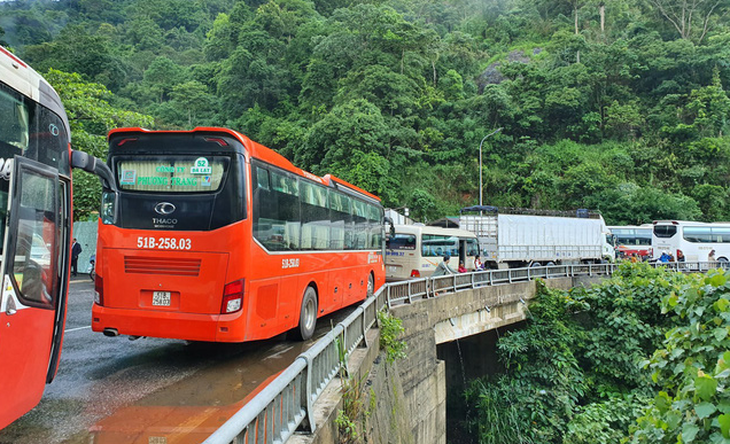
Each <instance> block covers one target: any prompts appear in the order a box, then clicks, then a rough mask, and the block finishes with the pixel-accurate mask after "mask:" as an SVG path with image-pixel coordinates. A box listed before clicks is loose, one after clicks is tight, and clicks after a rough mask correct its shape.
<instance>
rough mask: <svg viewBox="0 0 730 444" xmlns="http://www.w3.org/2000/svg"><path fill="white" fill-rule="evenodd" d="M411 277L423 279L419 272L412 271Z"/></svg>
mask: <svg viewBox="0 0 730 444" xmlns="http://www.w3.org/2000/svg"><path fill="white" fill-rule="evenodd" d="M411 277H412V278H419V277H421V272H419V271H418V270H411Z"/></svg>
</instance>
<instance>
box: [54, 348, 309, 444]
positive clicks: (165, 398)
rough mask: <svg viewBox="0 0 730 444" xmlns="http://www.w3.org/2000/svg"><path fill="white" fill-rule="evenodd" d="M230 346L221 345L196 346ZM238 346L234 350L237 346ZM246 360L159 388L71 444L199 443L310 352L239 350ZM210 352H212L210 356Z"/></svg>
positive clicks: (107, 418)
mask: <svg viewBox="0 0 730 444" xmlns="http://www.w3.org/2000/svg"><path fill="white" fill-rule="evenodd" d="M188 347H189V348H190V352H192V353H197V351H196V350H195V349H196V348H198V347H212V348H222V349H224V348H227V347H232V346H230V345H222V344H191V345H188ZM233 347H235V346H233ZM239 347H241V349H245V350H244V352H243V353H242V355H243V356H241V357H240V358H236V359H231V360H229V361H227V362H223V363H220V364H216V365H214V366H212V367H209V368H206V369H204V370H201V371H199V372H198V373H196V374H195V376H194V377H191V378H186V379H184V380H181V381H178V382H176V383H174V384H172V385H170V386H168V387H166V388H164V389H162V390H159V391H157V392H155V393H153V394H151V395H149V396H147V397H145V398H143V399H141V400H139V401H138V402H135V403H134V404H133V405H130V406H127V407H122V408H121V409H119V410H118V411H116V412H115V413H114V414H112V415H110V416H108V417H106V418H104V419H102V420H100V421H98V422H97V423H96V424H94V425H93V426H91V427H90V428H89V434H88V435H87V436H84V437H82V436H79V435H77V436H75V437H74V438H73V439H72V440H68V441H65V442H66V443H68V444H72V443H73V444H75V443H79V444H80V443H84V444H86V443H94V444H130V443H133V444H173V443H174V444H187V443H191V444H192V443H200V442H202V441H203V440H205V439H206V438H207V437H208V436H210V434H211V433H213V432H214V431H215V430H216V429H218V428H219V427H220V426H221V425H223V423H225V422H226V421H227V420H228V419H229V418H230V417H231V416H233V414H235V413H236V412H237V411H238V410H239V409H240V408H241V407H243V405H244V404H245V403H246V402H248V401H249V400H250V399H251V398H253V397H254V396H255V395H256V393H258V392H259V391H260V390H262V389H263V388H264V387H266V385H267V384H268V383H269V382H270V381H271V380H273V379H274V378H275V377H276V376H278V374H279V373H280V372H281V371H282V370H284V369H285V368H286V367H287V366H289V364H291V363H292V362H293V361H294V359H296V357H297V356H298V355H299V354H301V353H302V351H304V350H305V349H306V348H307V344H305V343H290V342H282V343H280V344H277V345H275V346H273V347H271V346H270V342H269V343H267V347H261V345H260V344H258V348H261V349H263V350H261V352H259V351H257V350H256V348H257V344H255V343H254V344H244V345H241V346H239ZM208 353H210V351H208V352H207V353H205V354H208Z"/></svg>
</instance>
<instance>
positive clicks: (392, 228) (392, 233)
mask: <svg viewBox="0 0 730 444" xmlns="http://www.w3.org/2000/svg"><path fill="white" fill-rule="evenodd" d="M383 224H388V226H389V227H390V228H389V229H388V232H387V233H386V238H388V239H391V238H394V237H395V225H394V224H393V219H391V218H389V217H387V216H386V217H384V218H383Z"/></svg>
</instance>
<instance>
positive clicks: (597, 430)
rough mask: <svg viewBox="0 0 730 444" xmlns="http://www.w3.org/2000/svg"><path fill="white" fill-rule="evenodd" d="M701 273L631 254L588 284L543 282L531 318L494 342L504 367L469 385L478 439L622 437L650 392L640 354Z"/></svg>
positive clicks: (649, 348)
mask: <svg viewBox="0 0 730 444" xmlns="http://www.w3.org/2000/svg"><path fill="white" fill-rule="evenodd" d="M694 279H695V278H693V277H687V276H685V275H682V274H680V273H676V272H671V271H666V270H664V269H654V268H652V267H649V266H648V265H646V264H630V263H627V264H625V265H622V266H621V268H620V269H619V271H618V272H617V273H616V274H615V275H614V277H613V278H612V279H609V280H607V281H606V282H604V283H603V284H602V285H598V286H595V287H593V288H590V289H585V288H576V289H573V290H571V291H568V292H565V291H560V290H552V289H548V288H546V287H545V286H543V285H542V284H540V283H538V294H537V296H536V298H535V299H534V300H533V302H532V303H531V304H530V309H529V310H530V311H529V313H530V316H529V319H528V323H527V326H526V327H525V328H524V329H521V330H516V331H512V332H510V333H508V334H507V335H505V336H504V337H502V338H501V339H500V340H499V342H498V344H497V347H498V353H499V356H500V359H501V360H502V362H503V363H504V364H505V370H506V372H505V373H504V374H502V375H497V376H491V377H485V378H483V379H481V380H477V381H474V382H472V384H471V386H470V387H469V388H468V389H467V391H466V393H465V396H466V399H467V404H468V405H469V406H470V408H471V409H472V410H471V411H470V414H469V417H470V418H473V419H472V420H471V421H470V422H469V424H468V426H469V427H470V428H471V429H472V432H473V433H474V434H475V435H476V436H478V438H479V442H480V443H505V444H510V443H515V444H517V443H519V444H524V443H541V444H543V443H556V444H557V443H562V444H578V443H586V444H588V443H616V442H619V439H620V438H621V437H624V436H626V434H627V431H628V428H629V426H630V425H631V424H632V423H633V422H634V420H635V418H636V417H637V416H638V414H639V412H640V411H641V409H642V408H643V407H644V406H645V405H646V399H650V397H651V394H650V393H649V389H650V388H649V387H648V381H649V378H650V373H649V370H648V369H645V368H642V367H641V366H640V365H639V363H640V361H642V360H644V359H646V357H647V356H649V355H650V354H651V353H652V352H653V351H654V350H655V349H656V347H657V346H659V345H661V341H662V338H663V335H664V332H665V331H667V330H668V329H669V328H670V327H671V326H672V325H673V317H671V316H667V315H666V314H663V313H662V311H661V301H662V299H663V298H665V297H666V295H667V294H672V293H677V292H680V291H681V289H682V288H683V287H684V286H686V285H687V283H688V282H693V280H694Z"/></svg>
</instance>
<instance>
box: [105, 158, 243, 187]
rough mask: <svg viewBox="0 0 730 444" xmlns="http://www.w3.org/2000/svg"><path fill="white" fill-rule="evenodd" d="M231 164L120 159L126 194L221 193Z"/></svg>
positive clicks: (200, 160)
mask: <svg viewBox="0 0 730 444" xmlns="http://www.w3.org/2000/svg"><path fill="white" fill-rule="evenodd" d="M229 163H230V158H229V157H224V156H134V157H129V158H125V157H121V158H117V159H116V168H115V169H116V171H117V180H118V181H119V189H121V190H123V191H135V192H152V193H201V192H202V193H209V192H214V191H218V189H219V188H220V186H221V183H223V179H224V177H225V173H226V171H227V170H228V165H229Z"/></svg>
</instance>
